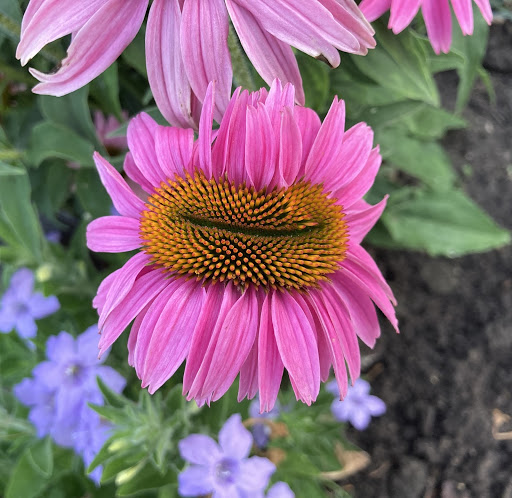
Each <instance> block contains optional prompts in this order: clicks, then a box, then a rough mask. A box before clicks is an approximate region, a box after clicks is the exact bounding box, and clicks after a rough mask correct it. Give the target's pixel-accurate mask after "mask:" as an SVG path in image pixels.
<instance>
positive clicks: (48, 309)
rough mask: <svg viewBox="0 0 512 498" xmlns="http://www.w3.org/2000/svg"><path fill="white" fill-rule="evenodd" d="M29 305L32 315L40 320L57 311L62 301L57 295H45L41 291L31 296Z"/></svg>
mask: <svg viewBox="0 0 512 498" xmlns="http://www.w3.org/2000/svg"><path fill="white" fill-rule="evenodd" d="M27 307H28V309H29V312H30V314H31V315H32V317H33V318H35V319H36V320H39V319H41V318H44V317H46V316H48V315H51V314H52V313H55V312H56V311H57V310H58V309H59V308H60V303H59V300H58V299H57V298H56V297H55V296H48V297H45V296H43V295H42V294H41V293H39V292H36V293H35V294H32V296H30V298H29V300H28V301H27Z"/></svg>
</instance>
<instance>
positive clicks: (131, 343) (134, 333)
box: [127, 301, 153, 378]
mask: <svg viewBox="0 0 512 498" xmlns="http://www.w3.org/2000/svg"><path fill="white" fill-rule="evenodd" d="M152 303H153V301H150V302H149V303H148V304H146V306H145V307H144V309H143V310H142V311H141V312H140V313H139V314H138V315H137V317H136V318H135V320H134V321H133V325H132V328H131V330H130V335H129V336H128V344H127V346H128V365H130V366H131V367H135V348H136V347H137V339H138V337H139V329H140V326H141V324H142V321H143V320H144V317H145V316H146V313H147V312H148V310H149V307H150V306H151V304H152ZM139 378H140V377H139Z"/></svg>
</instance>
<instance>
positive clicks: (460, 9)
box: [452, 0, 473, 35]
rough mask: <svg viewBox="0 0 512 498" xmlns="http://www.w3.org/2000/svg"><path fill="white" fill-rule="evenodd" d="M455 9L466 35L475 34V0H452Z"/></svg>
mask: <svg viewBox="0 0 512 498" xmlns="http://www.w3.org/2000/svg"><path fill="white" fill-rule="evenodd" d="M452 6H453V10H454V12H455V15H456V16H457V21H459V25H460V28H461V30H462V33H463V34H464V35H472V34H473V0H452Z"/></svg>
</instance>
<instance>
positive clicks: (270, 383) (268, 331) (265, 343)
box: [258, 294, 284, 412]
mask: <svg viewBox="0 0 512 498" xmlns="http://www.w3.org/2000/svg"><path fill="white" fill-rule="evenodd" d="M283 371H284V365H283V361H282V360H281V355H280V354H279V349H278V348H277V343H276V338H275V336H274V326H273V325H272V313H271V310H270V297H269V294H267V295H266V296H265V300H264V301H263V305H262V308H261V312H260V328H259V332H258V376H259V377H258V386H259V391H260V411H261V412H269V411H270V410H272V408H273V407H274V404H275V402H276V399H277V394H278V392H279V387H280V386H281V379H282V378H283Z"/></svg>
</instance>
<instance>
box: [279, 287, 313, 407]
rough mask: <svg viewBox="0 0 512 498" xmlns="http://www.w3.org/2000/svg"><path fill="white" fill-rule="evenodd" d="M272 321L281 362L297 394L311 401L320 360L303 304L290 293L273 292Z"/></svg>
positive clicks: (308, 401) (307, 402)
mask: <svg viewBox="0 0 512 498" xmlns="http://www.w3.org/2000/svg"><path fill="white" fill-rule="evenodd" d="M271 308H272V324H273V327H274V334H275V338H276V343H277V347H278V349H279V354H280V355H281V359H282V361H283V364H284V366H285V368H286V370H288V373H289V374H290V377H291V378H292V379H293V381H294V384H295V388H296V395H297V397H299V398H300V399H301V400H302V401H303V402H304V403H306V404H308V405H310V404H311V403H312V402H313V401H314V400H315V399H316V397H317V395H318V391H319V389H320V364H319V360H318V349H317V345H316V337H315V333H314V331H313V329H312V327H311V323H310V322H309V320H308V317H307V316H306V313H305V312H304V310H303V309H302V307H301V306H300V305H299V304H298V303H297V301H296V299H294V297H293V296H292V295H291V294H285V293H283V294H282V293H280V292H274V293H273V294H272V301H271Z"/></svg>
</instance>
